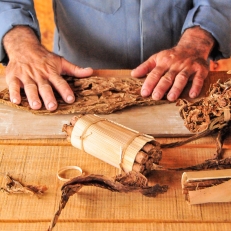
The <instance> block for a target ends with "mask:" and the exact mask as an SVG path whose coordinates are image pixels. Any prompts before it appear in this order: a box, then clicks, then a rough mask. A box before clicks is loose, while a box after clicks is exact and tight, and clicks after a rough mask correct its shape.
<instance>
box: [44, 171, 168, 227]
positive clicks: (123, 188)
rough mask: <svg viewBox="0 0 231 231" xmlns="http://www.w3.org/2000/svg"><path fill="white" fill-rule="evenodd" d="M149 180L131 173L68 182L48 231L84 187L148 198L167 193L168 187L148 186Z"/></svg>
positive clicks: (83, 177)
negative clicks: (70, 200) (69, 201)
mask: <svg viewBox="0 0 231 231" xmlns="http://www.w3.org/2000/svg"><path fill="white" fill-rule="evenodd" d="M147 182H148V181H147V179H146V177H145V176H144V175H142V174H141V173H137V172H134V171H132V172H129V173H127V174H125V175H119V176H116V177H115V178H114V179H113V178H108V177H105V176H103V175H94V174H92V175H88V176H78V177H76V178H74V179H72V180H70V181H68V182H66V183H65V184H64V185H63V186H62V188H61V190H62V195H61V199H60V202H59V208H58V210H57V212H56V213H55V215H54V217H53V219H52V221H51V224H50V227H49V228H48V231H51V230H52V229H53V228H54V226H55V225H56V223H57V221H58V218H59V216H60V214H61V211H62V209H64V207H65V205H66V203H67V202H68V200H69V198H70V196H72V195H74V194H75V193H77V192H78V191H79V190H80V189H81V188H82V187H83V186H96V187H100V188H103V189H108V190H110V191H112V192H120V193H129V192H140V193H141V194H143V195H144V196H147V197H156V196H157V195H158V194H160V193H164V192H166V191H167V189H168V186H166V185H163V186H160V185H158V184H156V185H154V186H148V184H147Z"/></svg>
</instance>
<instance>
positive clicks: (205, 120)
mask: <svg viewBox="0 0 231 231" xmlns="http://www.w3.org/2000/svg"><path fill="white" fill-rule="evenodd" d="M230 103H231V79H228V80H227V81H226V82H224V83H221V81H220V80H218V81H217V82H216V83H214V84H212V86H211V87H210V89H209V95H208V96H207V97H204V98H201V99H199V100H197V101H195V102H193V103H190V102H188V101H187V100H185V99H180V100H178V102H177V105H178V106H180V115H181V117H182V118H183V119H184V124H185V126H186V127H187V128H188V130H189V131H191V132H194V133H199V132H203V131H205V130H214V129H221V128H222V127H224V126H226V125H227V124H228V121H230V119H231V114H230V109H231V108H230Z"/></svg>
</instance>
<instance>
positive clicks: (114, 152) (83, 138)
mask: <svg viewBox="0 0 231 231" xmlns="http://www.w3.org/2000/svg"><path fill="white" fill-rule="evenodd" d="M153 141H154V138H153V137H152V136H148V135H144V134H140V133H139V132H137V131H134V130H132V129H129V128H127V127H125V126H122V125H120V124H117V123H114V122H112V121H109V120H107V119H105V118H102V117H99V116H96V115H90V114H88V115H84V116H81V117H80V118H78V120H77V122H76V123H75V125H74V129H73V131H72V134H71V143H72V145H73V146H74V147H76V148H79V149H81V150H83V151H85V152H86V153H89V154H91V155H93V156H95V157H97V158H99V159H101V160H103V161H105V162H106V163H109V164H110V165H112V166H114V167H117V168H122V169H123V170H124V171H125V172H129V171H132V168H133V164H134V161H135V158H136V155H137V153H138V152H139V151H140V150H141V149H142V148H143V146H144V145H145V144H146V143H148V142H153ZM153 144H154V142H153Z"/></svg>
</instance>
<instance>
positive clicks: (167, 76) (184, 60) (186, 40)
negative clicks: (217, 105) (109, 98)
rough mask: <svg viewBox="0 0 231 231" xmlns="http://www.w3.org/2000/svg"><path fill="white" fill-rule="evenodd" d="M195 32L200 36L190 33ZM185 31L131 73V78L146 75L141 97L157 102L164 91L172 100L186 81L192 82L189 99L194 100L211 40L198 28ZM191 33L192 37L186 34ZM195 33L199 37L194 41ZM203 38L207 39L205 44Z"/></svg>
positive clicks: (205, 70) (207, 68)
mask: <svg viewBox="0 0 231 231" xmlns="http://www.w3.org/2000/svg"><path fill="white" fill-rule="evenodd" d="M198 29H199V32H202V33H194V32H195V30H198ZM186 32H187V33H186ZM186 32H185V34H184V35H183V36H182V38H181V40H180V41H179V43H178V44H177V46H175V47H173V48H171V49H168V50H164V51H160V52H159V53H157V54H154V55H152V56H151V57H150V58H149V59H148V60H147V61H145V62H144V63H142V64H141V65H139V66H138V67H137V68H136V69H134V70H133V71H132V73H131V75H132V76H133V77H142V76H145V75H146V74H147V78H146V80H145V82H144V83H143V86H142V89H141V95H142V96H143V97H146V96H149V95H152V98H153V99H154V100H160V99H161V98H162V97H163V96H164V94H165V93H166V92H167V91H168V95H167V99H168V100H169V101H175V100H176V99H177V98H178V97H179V96H180V94H181V92H182V91H183V89H184V87H185V85H186V84H187V82H188V80H189V79H192V87H191V89H190V91H189V96H190V97H191V98H195V97H197V96H198V95H199V93H200V91H201V89H202V86H203V83H204V80H205V78H206V77H207V75H208V72H209V63H208V61H207V59H208V56H209V53H210V51H211V49H212V47H213V44H214V39H213V38H211V37H212V36H211V35H210V34H209V35H208V32H205V31H203V30H202V29H200V28H198V27H194V28H190V29H188V30H186ZM192 32H193V35H194V36H192V35H190V33H192ZM204 33H205V34H204ZM197 34H199V36H201V37H199V38H198V37H196V38H195V35H197ZM203 35H205V36H208V39H210V40H209V42H208V41H207V40H206V39H207V37H203ZM206 45H207V47H206Z"/></svg>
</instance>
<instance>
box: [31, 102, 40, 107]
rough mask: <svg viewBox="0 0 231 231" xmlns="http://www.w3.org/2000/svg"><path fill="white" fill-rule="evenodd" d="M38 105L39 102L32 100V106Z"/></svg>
mask: <svg viewBox="0 0 231 231" xmlns="http://www.w3.org/2000/svg"><path fill="white" fill-rule="evenodd" d="M38 105H40V102H38V101H34V102H32V106H33V107H36V106H38Z"/></svg>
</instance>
